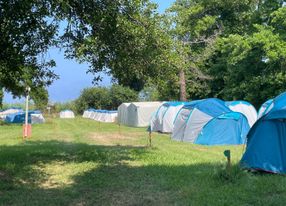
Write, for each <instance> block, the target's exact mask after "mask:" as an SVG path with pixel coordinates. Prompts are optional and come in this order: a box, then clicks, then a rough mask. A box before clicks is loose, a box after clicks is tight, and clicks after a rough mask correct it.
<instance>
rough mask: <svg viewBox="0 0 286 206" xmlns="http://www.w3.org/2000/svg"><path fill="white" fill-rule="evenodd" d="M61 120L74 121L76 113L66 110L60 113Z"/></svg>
mask: <svg viewBox="0 0 286 206" xmlns="http://www.w3.org/2000/svg"><path fill="white" fill-rule="evenodd" d="M60 118H62V119H72V118H74V113H73V111H71V110H64V111H61V112H60Z"/></svg>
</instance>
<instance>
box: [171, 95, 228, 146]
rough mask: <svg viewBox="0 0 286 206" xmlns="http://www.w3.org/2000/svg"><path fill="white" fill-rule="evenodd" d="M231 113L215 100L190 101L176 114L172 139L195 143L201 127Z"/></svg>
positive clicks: (223, 104) (219, 101)
mask: <svg viewBox="0 0 286 206" xmlns="http://www.w3.org/2000/svg"><path fill="white" fill-rule="evenodd" d="M227 112H231V110H230V109H229V108H228V107H227V106H225V103H224V102H223V101H222V100H220V99H216V98H210V99H203V100H198V101H192V102H190V103H188V104H186V105H184V106H183V107H182V108H181V110H180V111H179V112H178V114H177V117H176V119H175V122H174V129H173V133H172V139H174V140H178V141H185V142H195V141H196V139H197V137H198V135H199V134H200V132H201V131H202V129H203V127H204V126H205V125H206V124H207V123H208V122H209V121H210V120H212V119H213V118H214V117H217V116H219V115H221V114H224V113H227Z"/></svg>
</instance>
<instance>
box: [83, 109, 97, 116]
mask: <svg viewBox="0 0 286 206" xmlns="http://www.w3.org/2000/svg"><path fill="white" fill-rule="evenodd" d="M94 110H95V109H92V108H90V109H88V110H85V111H84V112H83V115H82V117H83V118H90V115H91V113H92V112H93V111H94Z"/></svg>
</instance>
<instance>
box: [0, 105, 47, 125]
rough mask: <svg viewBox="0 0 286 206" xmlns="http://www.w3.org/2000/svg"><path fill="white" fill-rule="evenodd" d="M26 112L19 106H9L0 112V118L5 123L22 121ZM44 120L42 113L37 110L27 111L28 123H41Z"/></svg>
mask: <svg viewBox="0 0 286 206" xmlns="http://www.w3.org/2000/svg"><path fill="white" fill-rule="evenodd" d="M25 116H26V113H25V112H24V111H23V110H22V109H21V108H9V109H6V110H4V111H2V112H0V119H2V120H4V121H5V122H6V123H18V124H20V123H24V122H25ZM44 122H45V118H44V116H43V114H42V113H41V112H40V111H38V110H32V111H29V112H28V123H29V124H41V123H44Z"/></svg>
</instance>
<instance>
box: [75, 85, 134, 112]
mask: <svg viewBox="0 0 286 206" xmlns="http://www.w3.org/2000/svg"><path fill="white" fill-rule="evenodd" d="M137 100H138V94H137V92H135V91H134V90H132V89H130V88H126V87H123V86H120V85H112V87H111V88H106V87H92V88H86V89H84V90H82V92H81V94H80V96H79V98H78V99H76V100H75V105H76V112H77V113H79V114H82V113H83V111H84V110H86V109H88V108H95V109H108V110H111V109H113V110H116V109H117V107H118V106H119V105H120V104H121V103H123V102H131V101H137Z"/></svg>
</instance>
